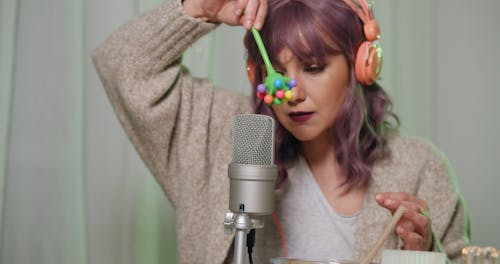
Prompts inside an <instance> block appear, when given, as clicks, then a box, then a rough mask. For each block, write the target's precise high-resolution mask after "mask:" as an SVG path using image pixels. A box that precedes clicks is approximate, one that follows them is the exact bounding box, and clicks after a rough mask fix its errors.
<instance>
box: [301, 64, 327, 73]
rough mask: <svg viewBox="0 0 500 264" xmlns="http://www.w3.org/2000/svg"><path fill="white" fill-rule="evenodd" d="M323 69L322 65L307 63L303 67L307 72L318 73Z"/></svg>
mask: <svg viewBox="0 0 500 264" xmlns="http://www.w3.org/2000/svg"><path fill="white" fill-rule="evenodd" d="M324 69H325V66H324V65H308V66H305V67H304V71H305V72H308V73H313V74H314V73H320V72H322V71H323V70H324Z"/></svg>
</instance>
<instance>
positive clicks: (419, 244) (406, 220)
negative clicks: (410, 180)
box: [375, 192, 432, 250]
mask: <svg viewBox="0 0 500 264" xmlns="http://www.w3.org/2000/svg"><path fill="white" fill-rule="evenodd" d="M375 199H376V201H377V203H378V204H379V205H380V206H382V207H385V208H387V209H388V210H389V211H391V213H394V212H395V211H396V209H397V208H398V207H399V206H404V207H406V208H407V211H406V212H405V214H404V215H403V217H402V218H401V220H400V221H399V222H398V226H397V228H396V233H397V234H398V236H399V237H401V239H402V240H403V242H404V244H405V249H414V250H427V249H429V247H430V245H431V239H432V237H431V223H430V218H429V216H428V214H426V213H425V212H426V211H427V210H428V207H427V204H426V203H425V201H423V200H422V199H419V198H417V197H415V196H413V195H410V194H408V193H403V192H387V193H379V194H377V195H376V196H375Z"/></svg>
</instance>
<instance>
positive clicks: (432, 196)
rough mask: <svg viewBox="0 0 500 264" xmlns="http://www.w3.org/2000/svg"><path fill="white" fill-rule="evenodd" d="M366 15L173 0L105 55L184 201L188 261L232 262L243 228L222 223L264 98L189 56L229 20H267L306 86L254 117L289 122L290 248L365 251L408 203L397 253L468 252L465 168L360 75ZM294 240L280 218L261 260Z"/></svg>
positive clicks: (281, 200)
mask: <svg viewBox="0 0 500 264" xmlns="http://www.w3.org/2000/svg"><path fill="white" fill-rule="evenodd" d="M268 4H269V8H268V6H267V5H268ZM354 10H355V9H353V7H352V6H349V4H348V3H347V2H343V1H340V0H337V1H332V0H318V1H310V0H302V1H301V0H297V1H294V0H281V1H280V0H271V1H269V3H267V1H265V0H260V1H259V0H238V1H224V0H185V1H184V2H183V3H182V4H181V3H180V2H179V1H172V2H167V3H165V4H163V5H162V6H160V7H158V8H156V9H154V10H152V11H150V12H148V13H146V14H145V15H143V16H141V17H140V18H138V19H135V20H134V21H132V22H130V23H128V24H127V25H125V26H123V27H122V28H121V29H120V30H118V31H117V32H116V33H114V34H113V35H112V36H111V37H110V38H108V40H107V41H106V42H105V43H103V44H102V45H100V46H99V47H98V48H97V49H96V50H95V51H94V53H93V60H94V63H95V65H96V68H97V71H98V73H99V75H100V77H101V79H102V82H103V85H104V87H105V88H106V92H107V94H108V96H109V98H110V101H111V102H112V104H113V107H114V109H115V111H116V113H117V115H118V117H119V119H120V121H121V123H122V125H123V127H124V129H125V131H126V132H127V135H128V136H129V138H130V140H131V141H132V143H133V144H134V146H135V147H136V149H137V151H138V152H139V154H140V155H141V157H142V159H143V160H144V162H145V163H146V165H147V166H148V168H149V169H150V170H151V172H152V173H153V175H154V176H155V177H156V179H157V180H158V182H159V183H160V185H161V186H162V188H163V190H164V192H165V194H166V196H167V197H168V199H169V200H170V201H171V203H172V204H173V206H174V207H175V209H176V216H177V236H178V247H179V260H180V262H181V263H225V262H228V263H229V262H230V261H231V253H232V251H231V250H230V247H231V244H232V241H233V237H231V236H229V235H224V234H223V229H222V224H221V223H222V220H223V216H224V214H225V212H226V211H227V206H228V186H229V184H228V178H227V172H226V170H227V164H228V163H229V162H230V160H231V142H230V138H231V137H230V133H231V124H232V123H231V121H232V118H233V117H234V116H235V115H236V114H240V113H250V112H252V111H253V110H252V108H253V107H252V103H251V100H249V99H248V98H245V97H242V96H237V95H234V94H230V93H228V92H224V91H222V90H218V89H215V88H214V87H213V85H212V84H211V83H210V81H208V80H204V79H197V78H194V77H192V76H190V75H189V73H188V71H187V70H186V69H185V68H184V67H183V66H182V65H181V60H180V58H181V55H182V52H183V51H184V50H185V49H186V48H187V47H188V46H189V45H190V44H192V43H193V42H194V41H196V40H197V39H198V38H200V37H201V36H202V35H204V34H206V33H207V32H209V31H210V30H212V29H213V28H215V27H216V25H217V24H218V23H226V24H229V25H238V24H241V25H243V26H244V27H245V28H247V29H250V28H251V27H252V26H255V27H256V28H258V29H262V31H261V33H262V36H263V39H264V43H265V45H266V47H268V51H269V55H270V58H271V61H272V63H273V64H274V67H275V68H276V70H277V71H279V72H281V73H282V74H284V75H285V76H288V77H292V78H295V79H296V80H297V82H298V85H297V86H296V87H294V88H293V98H292V99H290V100H288V101H287V102H285V103H283V104H281V105H272V106H268V105H266V104H264V103H263V102H262V101H261V100H260V99H259V98H258V97H254V99H253V101H254V104H253V105H254V106H255V112H257V113H263V114H267V115H270V116H272V117H274V118H275V119H276V120H277V121H278V122H277V123H278V129H277V138H278V140H277V141H278V142H277V151H278V153H277V157H278V159H277V161H278V165H279V166H280V177H279V180H278V182H277V191H276V216H277V218H278V219H279V223H280V226H281V227H282V230H283V233H284V237H285V238H286V241H287V246H286V249H287V250H288V256H290V257H298V258H309V259H310V258H314V259H360V258H361V257H362V256H364V254H366V252H367V251H368V249H369V248H370V247H371V246H372V244H373V243H374V242H375V240H376V239H377V238H378V236H379V235H380V234H381V232H382V229H383V228H384V226H385V224H386V223H387V220H388V219H389V218H390V213H389V212H392V213H394V211H395V209H396V208H397V207H398V206H399V205H401V204H402V205H404V206H406V207H407V208H408V209H409V210H408V212H407V213H405V215H404V216H403V217H402V219H401V220H400V222H399V223H398V227H397V230H396V233H395V234H394V235H393V236H392V237H391V238H390V239H389V241H388V242H387V243H386V244H385V245H384V247H385V248H403V249H409V250H424V251H426V250H438V249H439V246H440V244H441V243H442V244H443V246H444V249H442V250H444V251H445V252H446V253H447V254H448V256H449V257H450V258H452V259H456V258H458V257H459V254H460V250H461V248H462V247H463V246H464V245H466V244H467V243H468V226H467V216H466V215H465V212H464V210H463V203H462V201H461V199H460V194H459V192H458V191H457V190H456V189H455V187H454V184H453V183H454V181H453V179H452V174H451V172H450V170H449V168H448V167H447V164H446V161H445V159H444V158H443V157H442V156H441V155H439V154H438V153H437V152H436V150H434V149H433V148H432V146H431V145H430V144H428V143H426V142H423V141H421V140H417V139H410V138H407V137H404V136H401V135H399V134H398V133H397V131H396V129H395V128H393V127H392V126H390V125H389V121H388V118H390V117H391V116H394V115H393V114H392V112H391V111H390V101H389V99H388V97H387V95H386V94H385V93H384V91H383V90H382V88H381V87H380V86H378V85H377V84H376V83H372V82H365V81H360V79H357V78H356V74H355V66H354V64H355V60H356V54H355V52H356V50H357V48H358V47H359V46H360V45H361V43H362V42H363V41H364V40H365V35H366V34H364V33H363V30H362V27H363V23H362V22H361V20H360V15H359V14H356V12H355V11H354ZM266 16H267V18H266ZM265 18H266V20H265ZM245 45H246V47H247V49H248V59H247V66H248V67H247V69H248V75H249V79H250V82H251V83H252V85H253V86H254V87H255V86H256V85H257V84H258V83H261V82H262V81H263V79H264V78H265V76H266V71H265V68H264V67H263V62H262V59H261V57H260V54H259V53H258V52H257V48H256V46H255V44H254V40H253V38H252V37H251V35H247V36H246V38H245ZM361 83H365V84H364V85H361ZM427 212H428V213H427ZM433 238H434V239H433ZM281 240H282V239H281V238H280V236H279V233H278V228H277V227H276V225H275V224H274V223H273V222H272V221H270V220H269V219H267V221H266V224H265V227H264V229H262V230H258V231H257V242H256V246H255V249H254V259H255V262H256V263H267V262H268V259H269V258H270V257H277V256H280V255H281V252H282V251H283V246H282V242H281ZM377 259H378V260H380V255H379V256H377Z"/></svg>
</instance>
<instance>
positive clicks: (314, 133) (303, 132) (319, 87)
mask: <svg viewBox="0 0 500 264" xmlns="http://www.w3.org/2000/svg"><path fill="white" fill-rule="evenodd" d="M278 60H279V61H278V62H279V65H275V69H276V71H278V72H280V73H282V74H283V75H285V76H287V77H290V78H295V79H296V80H297V82H298V85H297V86H296V87H294V88H293V92H294V93H293V94H294V96H293V98H292V99H291V100H289V101H288V102H285V103H283V104H281V105H274V106H273V110H274V113H275V115H276V117H277V118H278V120H279V122H280V123H281V124H282V125H283V127H285V128H286V129H287V130H288V131H289V132H290V133H291V134H292V135H293V136H294V137H295V138H296V139H298V140H299V141H303V142H305V141H311V140H315V139H318V138H320V137H327V138H330V137H331V133H329V132H330V130H331V127H332V125H333V122H334V121H335V118H336V116H337V113H338V112H339V109H340V108H341V106H342V104H343V102H344V99H345V96H346V94H347V88H348V85H349V76H350V74H349V71H350V70H349V67H348V64H347V61H346V59H345V57H344V56H343V54H341V53H338V54H334V55H330V56H328V57H327V58H326V59H325V61H324V64H314V63H313V64H311V63H305V62H302V61H300V60H299V59H298V58H297V57H296V56H295V55H294V54H293V53H292V52H291V50H290V49H288V48H284V49H283V50H282V51H281V52H280V53H279V56H278Z"/></svg>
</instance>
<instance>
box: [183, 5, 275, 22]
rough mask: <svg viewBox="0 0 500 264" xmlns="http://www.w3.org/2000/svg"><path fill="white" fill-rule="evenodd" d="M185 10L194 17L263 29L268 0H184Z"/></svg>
mask: <svg viewBox="0 0 500 264" xmlns="http://www.w3.org/2000/svg"><path fill="white" fill-rule="evenodd" d="M182 4H183V6H184V10H185V11H186V13H187V14H188V15H190V16H192V17H196V18H200V19H203V20H205V21H208V22H213V23H225V24H228V25H232V26H236V25H242V26H243V27H245V28H246V29H251V28H252V26H254V27H255V28H257V29H261V27H262V25H263V24H264V20H265V18H266V14H267V0H184V1H183V3H182Z"/></svg>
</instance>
